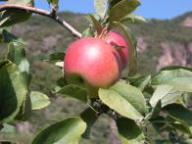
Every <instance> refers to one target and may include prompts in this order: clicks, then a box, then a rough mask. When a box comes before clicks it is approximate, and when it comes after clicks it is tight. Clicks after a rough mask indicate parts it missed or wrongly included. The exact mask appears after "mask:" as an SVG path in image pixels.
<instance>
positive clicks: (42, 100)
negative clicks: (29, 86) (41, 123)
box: [30, 91, 51, 110]
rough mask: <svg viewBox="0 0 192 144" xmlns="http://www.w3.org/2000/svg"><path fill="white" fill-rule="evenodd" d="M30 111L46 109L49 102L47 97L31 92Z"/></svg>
mask: <svg viewBox="0 0 192 144" xmlns="http://www.w3.org/2000/svg"><path fill="white" fill-rule="evenodd" d="M30 99H31V104H32V110H39V109H42V108H45V107H47V106H48V105H49V104H50V103H51V102H50V100H49V97H48V96H47V95H45V94H43V93H41V92H38V91H32V92H31V93H30Z"/></svg>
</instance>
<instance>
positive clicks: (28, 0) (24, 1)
mask: <svg viewBox="0 0 192 144" xmlns="http://www.w3.org/2000/svg"><path fill="white" fill-rule="evenodd" d="M8 3H9V4H19V5H25V6H33V5H34V1H33V0H8Z"/></svg>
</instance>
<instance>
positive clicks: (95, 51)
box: [64, 37, 121, 90]
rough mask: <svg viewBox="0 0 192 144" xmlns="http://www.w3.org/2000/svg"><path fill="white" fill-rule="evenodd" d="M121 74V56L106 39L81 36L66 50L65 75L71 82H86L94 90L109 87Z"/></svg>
mask: <svg viewBox="0 0 192 144" xmlns="http://www.w3.org/2000/svg"><path fill="white" fill-rule="evenodd" d="M120 74H121V60H120V56H119V54H118V52H117V51H116V49H115V48H114V47H113V46H111V45H110V44H108V43H106V41H105V40H102V39H99V38H93V37H86V38H81V39H79V40H76V41H75V42H73V43H71V44H70V45H69V47H68V48H67V50H66V54H65V58H64V75H65V79H66V80H67V81H68V82H69V83H74V82H75V83H84V84H85V85H86V86H88V88H90V89H92V90H93V89H98V88H107V87H109V86H110V85H112V84H113V83H114V82H116V81H117V80H118V79H119V77H120Z"/></svg>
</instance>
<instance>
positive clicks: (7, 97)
mask: <svg viewBox="0 0 192 144" xmlns="http://www.w3.org/2000/svg"><path fill="white" fill-rule="evenodd" d="M27 93H28V88H27V84H26V81H25V79H24V77H23V75H22V73H21V72H20V71H19V68H18V67H17V66H16V65H15V64H13V63H11V62H10V61H3V62H0V121H4V122H8V121H12V120H13V119H14V118H15V116H16V115H17V114H18V113H19V111H20V107H21V106H22V104H23V102H24V101H25V99H26V96H27Z"/></svg>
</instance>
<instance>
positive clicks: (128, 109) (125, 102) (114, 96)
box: [99, 82, 147, 120]
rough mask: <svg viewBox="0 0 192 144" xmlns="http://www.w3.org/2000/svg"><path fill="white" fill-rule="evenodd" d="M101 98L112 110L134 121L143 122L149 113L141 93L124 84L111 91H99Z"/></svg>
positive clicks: (117, 85)
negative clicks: (144, 116)
mask: <svg viewBox="0 0 192 144" xmlns="http://www.w3.org/2000/svg"><path fill="white" fill-rule="evenodd" d="M99 98H100V99H101V100H102V102H103V103H105V104H106V105H107V106H109V107H110V108H111V109H113V110H115V111H116V112H118V113H119V114H121V115H122V116H124V117H127V118H130V119H133V120H139V119H140V120H141V119H142V118H143V116H142V114H144V113H145V112H146V111H147V110H146V102H145V99H144V96H143V94H142V93H141V91H140V90H139V89H137V88H136V87H133V86H131V85H129V84H126V83H124V82H117V83H116V84H115V85H114V86H112V87H110V88H109V89H99Z"/></svg>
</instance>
